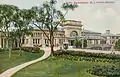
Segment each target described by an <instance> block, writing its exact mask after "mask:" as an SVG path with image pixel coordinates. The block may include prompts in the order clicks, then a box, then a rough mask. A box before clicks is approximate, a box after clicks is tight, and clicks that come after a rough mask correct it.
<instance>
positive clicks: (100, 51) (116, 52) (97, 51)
mask: <svg viewBox="0 0 120 77" xmlns="http://www.w3.org/2000/svg"><path fill="white" fill-rule="evenodd" d="M68 50H74V51H85V52H91V53H105V54H111V52H112V51H104V50H90V49H76V48H69V49H68ZM114 53H115V54H120V51H114Z"/></svg>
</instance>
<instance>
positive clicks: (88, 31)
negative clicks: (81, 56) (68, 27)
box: [82, 30, 101, 34]
mask: <svg viewBox="0 0 120 77" xmlns="http://www.w3.org/2000/svg"><path fill="white" fill-rule="evenodd" d="M82 32H85V33H97V34H101V33H100V32H94V31H90V30H83V31H82Z"/></svg>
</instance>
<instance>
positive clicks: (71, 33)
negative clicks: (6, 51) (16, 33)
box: [0, 20, 120, 48]
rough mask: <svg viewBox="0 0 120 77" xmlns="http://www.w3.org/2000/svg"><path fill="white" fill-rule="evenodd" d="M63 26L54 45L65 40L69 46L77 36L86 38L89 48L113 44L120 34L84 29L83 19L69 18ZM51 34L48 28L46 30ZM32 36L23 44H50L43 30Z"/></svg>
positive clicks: (2, 45)
mask: <svg viewBox="0 0 120 77" xmlns="http://www.w3.org/2000/svg"><path fill="white" fill-rule="evenodd" d="M61 26H62V28H61V29H60V30H58V31H55V32H54V46H60V45H62V44H63V43H64V42H68V43H69V46H74V40H75V38H76V37H77V38H78V39H79V40H83V39H86V40H87V44H88V48H89V47H95V46H112V45H113V44H114V43H115V42H116V41H117V40H118V39H120V35H117V34H111V33H110V30H106V33H104V34H102V33H99V32H93V31H89V30H84V29H83V25H82V22H81V21H74V20H67V21H66V22H65V23H63V24H62V25H61ZM45 32H46V33H47V35H48V36H49V32H48V30H45ZM32 34H33V35H32V36H26V37H25V39H24V40H23V46H29V47H31V46H34V45H41V44H42V45H43V46H45V44H48V45H50V43H49V41H48V39H47V37H46V36H45V35H44V33H43V32H42V31H41V30H33V31H32ZM4 41H5V39H4V38H0V47H1V48H3V47H4Z"/></svg>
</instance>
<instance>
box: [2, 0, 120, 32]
mask: <svg viewBox="0 0 120 77" xmlns="http://www.w3.org/2000/svg"><path fill="white" fill-rule="evenodd" d="M45 1H46V0H0V4H10V5H16V6H18V7H19V8H21V9H22V8H26V9H27V8H31V7H32V6H40V5H41V4H42V3H43V2H45ZM90 1H92V2H93V1H94V2H95V3H93V4H90ZM64 2H69V3H74V2H77V4H78V5H79V7H78V8H76V9H75V10H74V11H69V12H68V14H67V15H66V17H65V18H66V19H67V20H77V21H82V24H83V27H84V29H87V30H90V31H95V32H101V33H105V30H108V29H109V30H111V33H114V34H115V33H120V0H57V5H56V8H57V9H60V10H62V9H61V5H62V4H63V3H64ZM82 2H88V4H83V3H82ZM100 2H102V3H100ZM105 2H112V3H105Z"/></svg>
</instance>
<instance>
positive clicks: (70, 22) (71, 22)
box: [61, 20, 83, 27]
mask: <svg viewBox="0 0 120 77" xmlns="http://www.w3.org/2000/svg"><path fill="white" fill-rule="evenodd" d="M61 26H79V27H82V26H83V25H82V24H81V21H76V20H66V21H65V22H64V23H62V24H61Z"/></svg>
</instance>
